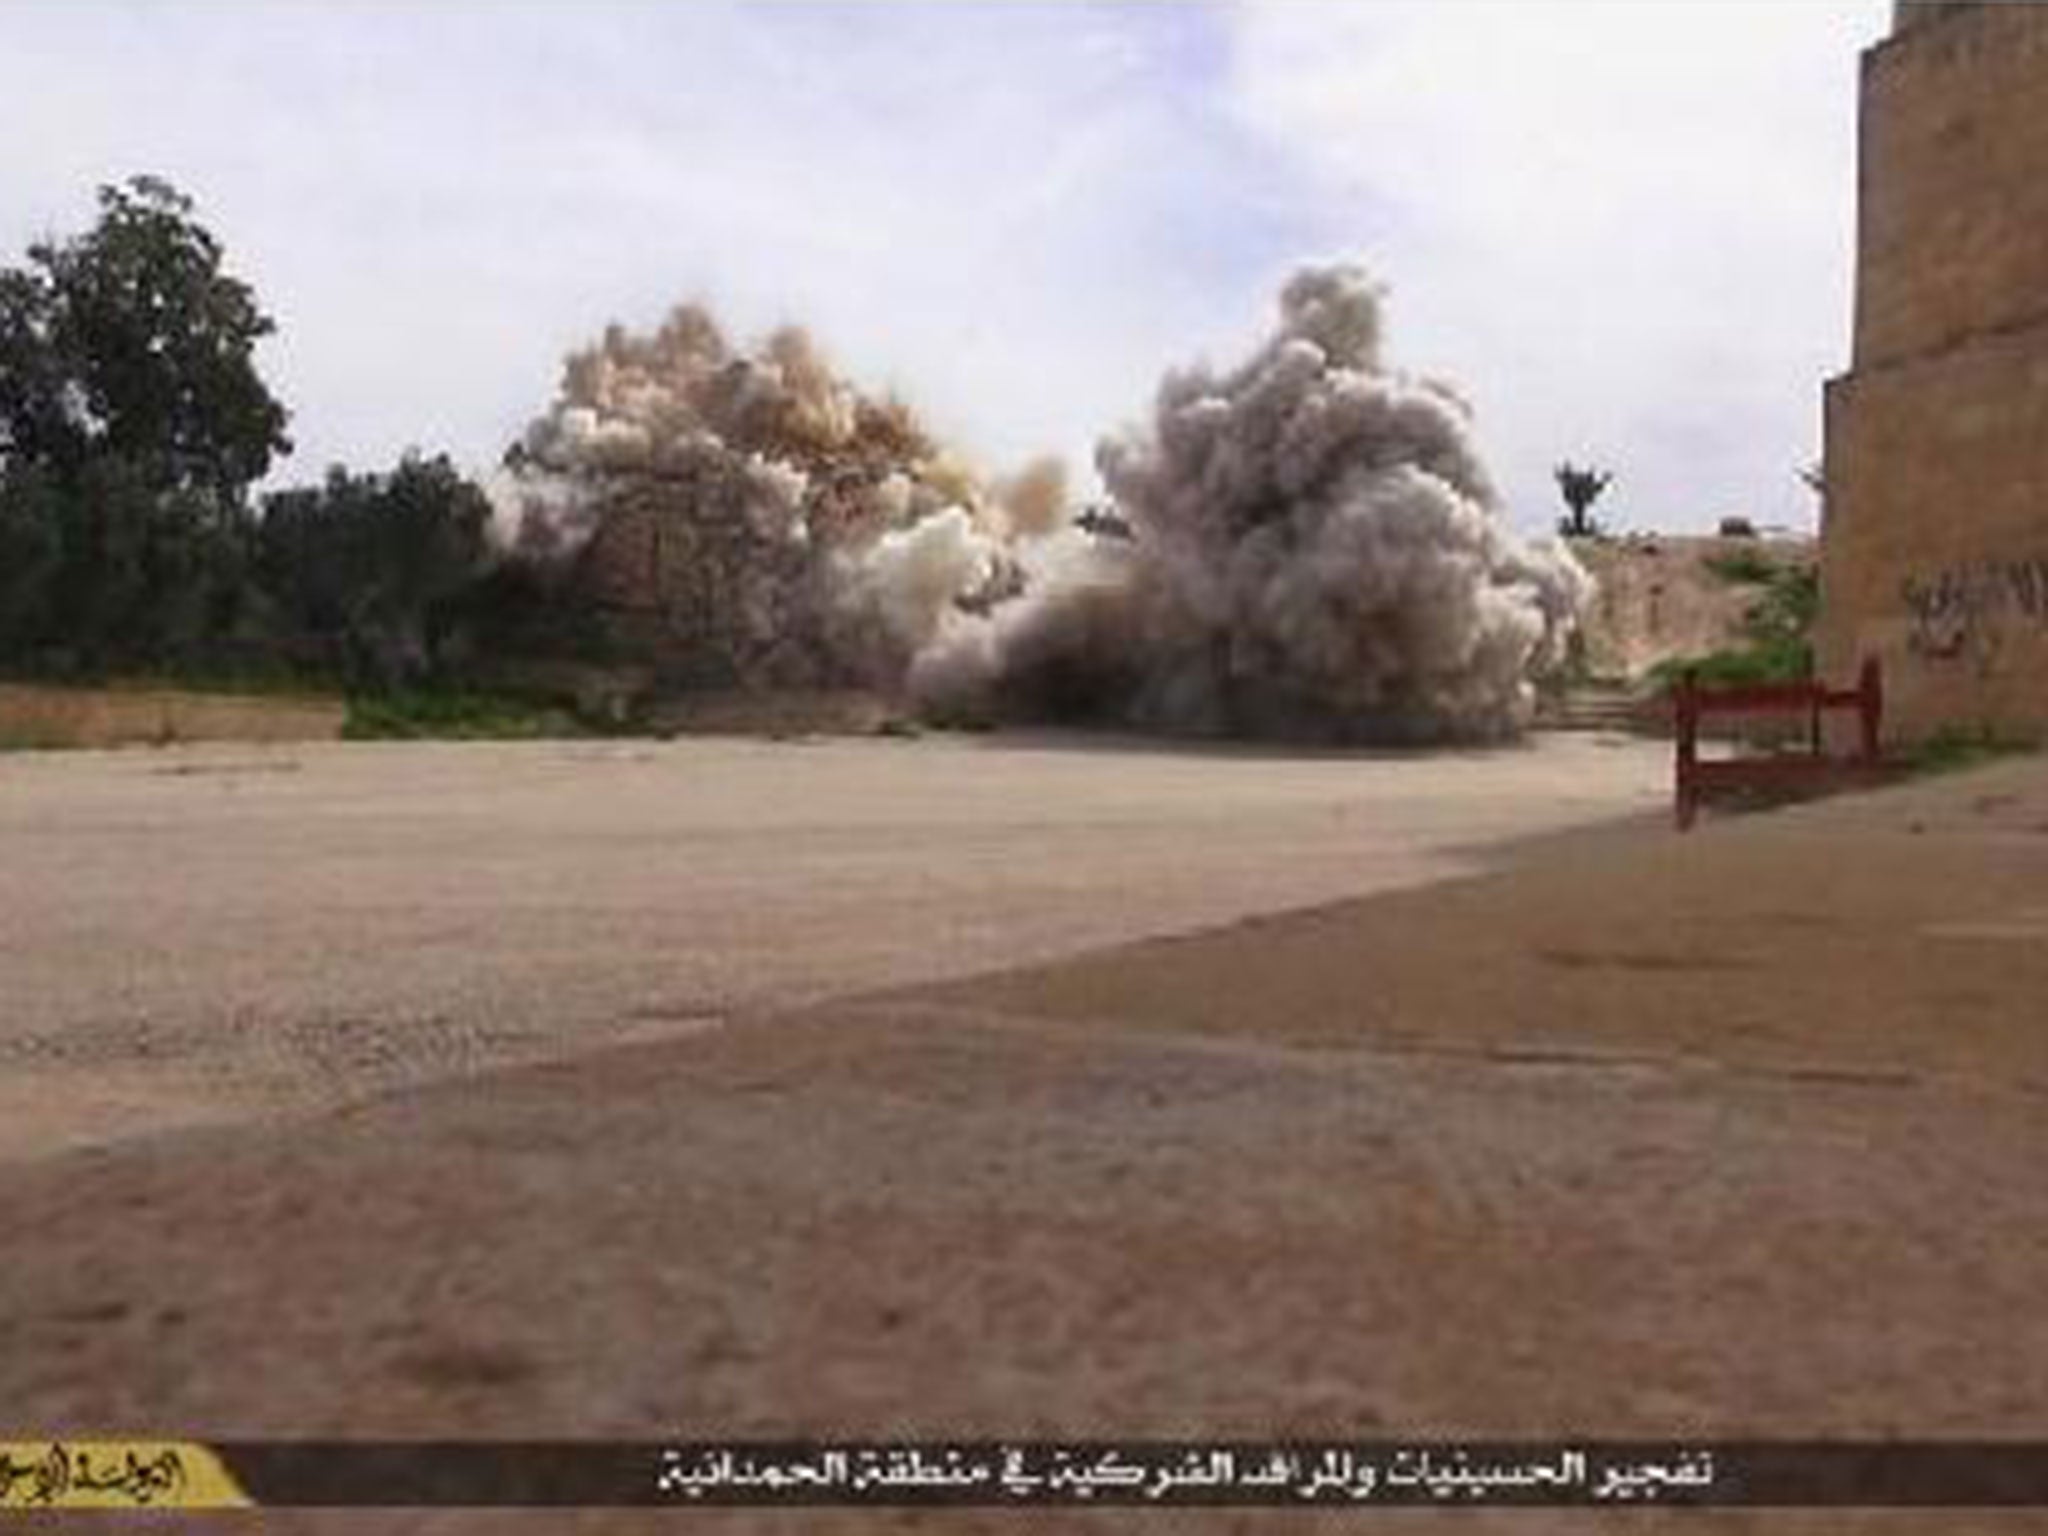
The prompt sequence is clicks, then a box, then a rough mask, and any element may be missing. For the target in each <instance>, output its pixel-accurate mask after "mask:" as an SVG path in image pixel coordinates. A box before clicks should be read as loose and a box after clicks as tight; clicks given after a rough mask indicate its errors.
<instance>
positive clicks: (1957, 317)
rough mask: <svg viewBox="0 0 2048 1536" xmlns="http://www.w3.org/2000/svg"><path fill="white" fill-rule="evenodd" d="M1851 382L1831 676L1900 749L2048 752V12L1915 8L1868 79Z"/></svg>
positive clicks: (1834, 423) (1843, 388)
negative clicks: (1864, 699)
mask: <svg viewBox="0 0 2048 1536" xmlns="http://www.w3.org/2000/svg"><path fill="white" fill-rule="evenodd" d="M1859 190H1860V203H1859V210H1858V237H1857V238H1858V246H1857V274H1856V281H1857V304H1856V325H1855V348H1854V363H1853V367H1852V369H1851V371H1850V372H1849V373H1848V374H1847V375H1845V376H1844V377H1842V378H1839V379H1836V380H1834V381H1832V382H1831V383H1830V384H1829V386H1828V390H1827V400H1826V422H1827V449H1826V474H1827V513H1826V518H1825V521H1824V525H1823V540H1822V567H1821V570H1822V577H1821V581H1822V599H1823V614H1822V623H1821V630H1820V636H1819V641H1820V645H1819V650H1820V663H1821V667H1822V669H1823V672H1824V673H1825V675H1827V676H1828V677H1830V678H1832V679H1837V680H1843V681H1846V680H1847V679H1849V678H1851V677H1853V676H1854V674H1855V671H1856V669H1857V666H1858V664H1859V663H1860V661H1861V659H1862V658H1863V657H1865V656H1870V655H1875V656H1877V657H1879V658H1880V659H1881V660H1882V662H1883V663H1884V667H1885V675H1886V682H1887V692H1888V708H1887V718H1888V730H1887V734H1888V735H1891V736H1893V737H1894V738H1904V739H1911V738H1917V737H1922V736H1925V735H1927V734H1928V733H1930V732H1932V731H1934V730H1936V729H1939V728H1941V727H1944V726H1958V727H1965V728H1974V727H1978V726H1988V727H1990V728H1992V729H1995V730H1997V731H2000V732H2002V733H2007V734H2026V735H2040V734H2042V733H2044V732H2048V6H2020V5H1939V6H1902V7H1901V10H1900V17H1899V28H1898V30H1897V31H1895V33H1894V35H1893V36H1892V37H1890V38H1889V39H1887V40H1886V41H1885V42H1883V43H1881V44H1879V45H1878V46H1877V47H1875V48H1873V49H1872V50H1870V52H1869V53H1867V54H1866V55H1865V57H1864V61H1863V104H1862V147H1861V172H1860V178H1859Z"/></svg>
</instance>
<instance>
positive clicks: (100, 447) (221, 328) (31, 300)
mask: <svg viewBox="0 0 2048 1536" xmlns="http://www.w3.org/2000/svg"><path fill="white" fill-rule="evenodd" d="M192 207H193V205H192V202H191V200H190V199H189V198H186V197H184V196H183V195H182V194H180V193H179V192H178V191H177V190H176V189H174V188H173V187H171V186H170V185H169V184H168V183H166V182H163V181H159V180H156V179H154V178H152V177H137V178H135V179H133V180H131V181H129V182H128V183H127V184H126V185H125V186H121V187H103V188H102V189H101V190H100V218H99V222H98V223H97V224H96V225H95V226H94V227H93V229H92V230H91V231H90V232H88V233H87V234H84V235H81V236H78V237H75V238H73V239H69V240H62V241H58V240H45V241H42V242H39V243H37V244H34V245H31V246H30V247H29V250H28V260H27V263H26V264H25V265H23V266H21V267H13V268H0V656H4V657H12V658H14V659H16V660H19V659H21V658H22V657H23V656H24V654H27V655H31V656H48V655H51V654H60V655H64V656H67V657H71V658H75V659H76V660H77V661H79V662H81V663H83V664H84V665H86V666H98V665H101V664H104V663H108V662H113V661H127V662H133V661H137V660H146V661H148V662H150V663H152V664H154V663H160V662H163V661H166V660H175V659H178V658H179V657H180V656H181V655H182V654H189V653H191V652H192V651H193V650H194V649H195V648H199V647H202V646H204V645H205V644H207V643H209V642H210V641H211V640H212V639H214V638H215V637H217V636H219V635H220V634H222V633H223V632H224V631H225V630H227V629H230V628H232V627H233V626H234V625H235V624H236V623H238V622H239V621H240V618H241V617H242V615H243V612H244V608H245V601H244V600H245V598H246V596H247V593H246V590H245V577H246V556H247V544H248V533H249V518H248V511H247V504H246V491H247V488H248V486H249V485H250V484H251V483H253V482H254V481H255V480H257V479H258V478H260V477H261V476H262V475H263V474H264V473H265V472H266V471H267V470H268V469H269V467H270V463H271V460H272V457H273V456H274V455H275V454H277V453H279V452H281V451H284V450H286V449H288V448H289V447H290V443H289V440H288V439H287V438H286V437H285V434H284V426H285V419H286V417H285V410H284V407H283V406H281V405H279V404H278V402H277V401H276V400H275V399H274V398H272V396H271V394H270V392H269V390H268V389H267V388H266V387H265V386H264V384H263V381H262V380H261V378H260V377H259V376H258V375H257V373H256V369H255V365H254V362H253V356H252V354H253V349H254V346H255V343H256V342H257V340H258V339H259V338H261V337H262V336H264V335H266V334H267V333H268V332H269V331H270V330H271V328H272V326H271V321H270V319H269V317H268V316H266V315H264V314H263V313H262V311H261V310H260V309H259V308H258V307H257V305H256V302H255V299H254V297H253V295H252V293H251V291H250V289H249V287H248V286H247V285H246V284H245V283H243V282H241V281H240V280H239V279H236V278H233V277H230V276H228V275H227V274H226V273H224V272H223V271H222V269H221V247H220V243H219V242H218V241H217V240H216V239H215V238H214V237H213V235H212V234H210V233H209V232H208V231H207V230H206V229H205V228H204V227H203V226H201V225H200V224H199V223H198V222H197V220H196V219H195V218H194V217H193V215H192Z"/></svg>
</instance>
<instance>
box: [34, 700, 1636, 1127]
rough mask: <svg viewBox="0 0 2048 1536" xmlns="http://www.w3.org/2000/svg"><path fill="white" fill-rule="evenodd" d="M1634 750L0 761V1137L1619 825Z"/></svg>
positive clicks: (287, 755) (994, 959) (1051, 946)
mask: <svg viewBox="0 0 2048 1536" xmlns="http://www.w3.org/2000/svg"><path fill="white" fill-rule="evenodd" d="M1667 773H1668V769H1667V768H1666V766H1665V764H1664V762H1663V760H1662V754H1661V752H1660V749H1658V748H1657V747H1655V746H1653V745H1647V744H1643V743H1635V742H1622V741H1619V740H1610V741H1602V740H1599V739H1596V738H1588V737H1557V738H1550V739H1546V740H1543V741H1541V742H1539V743H1538V744H1537V745H1535V746H1532V747H1527V748H1514V749H1508V750H1503V751H1499V752H1473V753H1467V754H1459V755H1452V756H1438V757H1399V756H1387V757H1378V758H1374V757H1359V756H1337V755H1326V756H1321V757H1304V756H1289V755H1285V754H1276V753H1270V752H1260V751H1254V750H1224V749H1218V750H1213V751H1170V750H1161V749H1158V748H1157V747H1153V746H1148V745H1146V744H1142V743H1125V744H1122V745H1119V744H1116V743H1110V742H1104V741H1100V740H1094V739H1088V738H1073V737H1060V736H1051V735H1047V736H1031V737H1003V738H983V737H927V738H924V739H921V740H914V741H899V740H848V739H838V738H821V739H813V740H792V741H783V742H771V741H759V740H742V739H737V738H724V739H720V738H702V739H688V740H678V741H675V742H670V743H656V742H615V743H613V742H587V741H586V742H533V743H516V744H486V743H475V744H452V743H446V744H416V743H387V744H347V745H343V744H312V745H297V746H289V747H287V746H270V747H256V746H214V747H208V748H200V747H185V748H176V749H170V750H164V751H131V752H111V753H67V754H41V753H21V754H8V755H0V997H4V998H5V1004H4V1006H0V1068H4V1071H0V1158H4V1157H6V1156H10V1155H15V1156H19V1155H28V1154H32V1153H36V1152H39V1151H44V1150H49V1149H51V1148H54V1147H58V1146H63V1145H70V1144H79V1143H92V1142H104V1141H107V1140H112V1139H118V1138H120V1137H123V1136H128V1135H134V1134H140V1133H143V1132H147V1131H151V1130H156V1129H162V1128H164V1127H165V1126H168V1125H173V1124H189V1123H198V1122H202V1121H214V1120H220V1119H223V1118H227V1119H235V1118H244V1117H246V1116H248V1115H251V1114H259V1113H265V1112H269V1111H271V1110H274V1109H284V1110H288V1111H291V1110H298V1109H303V1108H309V1107H327V1106H332V1105H334V1104H337V1103H342V1102H346V1101H347V1100H348V1099H350V1098H352V1097H355V1096H358V1095H360V1094H362V1093H365V1092H380V1091H385V1090H388V1089H391V1088H394V1087H397V1086H400V1085H404V1084H409V1083H416V1082H420V1081H425V1080H430V1079H433V1078H437V1077H443V1076H460V1075H467V1074H472V1073H475V1072H478V1071H482V1070H485V1069H487V1068H490V1067H493V1066H498V1065H503V1064H506V1063H509V1062H514V1061H532V1060H542V1059H554V1058H558V1057H561V1056H565V1055H573V1054H576V1053H579V1052H582V1051H587V1050H590V1049H593V1048H596V1047H599V1046H607V1045H615V1044H618V1043H621V1042H623V1041H626V1040H633V1039H655V1038H662V1037H665V1036H670V1035H680V1034H688V1033H691V1032H694V1031H698V1030H701V1029H703V1028H705V1027H706V1026H707V1025H709V1024H711V1023H713V1022H715V1021H718V1020H721V1019H726V1018H729V1017H732V1016H734V1015H736V1014H739V1013H742V1012H748V1011H759V1010H762V1009H765V1008H769V1007H787V1006H792V1005H796V1004H800V1003H804V1002H810V1001H816V1000H820V999H823V998H827V997H831V996H836V995H842V994H845V993H849V992H854V991H862V990H871V989H873V988H877V987H881V986H887V985H892V984H901V983H906V982H919V981H931V980H936V979H940V978H944V977H949V976H962V975H968V974H972V973H974V972H976V971H981V970H987V969H990V968H993V967H997V966H1004V965H1015V964H1020V963H1027V962H1030V961H1032V960H1042V959H1049V958H1052V957H1055V956H1058V955H1064V954H1071V953H1075V952H1077V951H1080V950H1083V949H1088V948H1095V947H1100V946H1102V945H1105V944H1112V943H1117V942H1121V941H1124V940H1128V939H1133V938H1139V937H1145V936H1148V935H1153V934H1160V933H1172V932H1180V931H1185V930H1188V929H1191V928H1198V927H1202V926H1206V925H1213V924H1215V923H1219V922H1227V921H1230V920H1232V919H1234V918H1238V917H1242V916H1245V915H1248V914H1250V913H1254V912H1262V911H1272V910H1276V909H1280V908H1284V907H1291V906H1302V905H1308V904H1312V903H1316V902H1322V901H1329V900H1333V899H1336V898H1339V897H1342V896H1348V895H1353V894H1356V893H1358V892H1362V891H1369V890H1376V889H1386V888H1390V887H1393V886H1398V885H1404V884H1413V883H1416V882H1419V881H1424V880H1431V879H1438V878H1441V877H1443V876H1444V875H1446V874H1451V873H1456V872H1459V871H1462V870H1468V869H1472V868H1475V867H1478V866H1479V865H1480V864H1481V863H1483V862H1484V861H1485V860H1486V859H1487V858H1489V857H1492V856H1493V854H1492V852H1490V850H1494V849H1496V848H1498V846H1499V845H1501V844H1503V843H1505V842H1510V841H1513V840H1516V839H1521V838H1525V837H1528V836H1530V835H1534V834H1540V833H1545V832H1551V831H1555V830H1557V829H1559V828H1566V827H1570V826H1573V825H1577V824H1584V823H1587V822H1591V821H1595V820H1601V819H1605V818H1611V817H1614V816H1617V815H1622V816H1625V815H1628V814H1630V813H1632V812H1634V813H1642V814H1649V813H1650V812H1652V811H1654V810H1655V809H1656V808H1657V807H1659V806H1660V805H1661V802H1662V799H1663V797H1664V795H1665V787H1664V782H1665V777H1666V775H1667Z"/></svg>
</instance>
